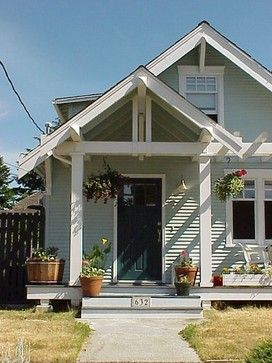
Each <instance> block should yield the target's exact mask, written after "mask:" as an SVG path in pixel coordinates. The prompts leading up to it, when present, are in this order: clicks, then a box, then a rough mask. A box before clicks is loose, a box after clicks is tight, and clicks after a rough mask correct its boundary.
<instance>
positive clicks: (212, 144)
mask: <svg viewBox="0 0 272 363" xmlns="http://www.w3.org/2000/svg"><path fill="white" fill-rule="evenodd" d="M271 91H272V74H271V72H270V71H269V70H267V69H266V68H265V67H263V66H262V65H261V64H260V63H258V62H257V61H256V60H254V59H253V58H252V57H250V56H249V55H248V54H247V53H246V52H245V51H243V50H242V49H241V48H239V47H238V46H237V45H236V44H234V43H233V42H231V41H230V40H229V39H227V38H226V37H224V36H223V35H222V34H220V33H219V32H218V31H217V30H216V29H214V28H213V27H212V26H211V25H209V24H208V23H207V22H206V21H203V22H202V23H200V24H199V25H198V26H197V27H196V28H195V29H193V30H192V31H191V32H190V33H188V34H187V35H185V36H184V37H183V38H181V39H180V40H178V41H177V42H176V43H174V45H172V46H170V47H169V48H168V49H166V50H165V51H163V52H162V53H161V54H160V55H159V56H157V57H156V58H154V59H153V60H152V61H150V62H149V63H148V64H147V65H146V66H139V67H138V68H137V69H136V70H135V71H133V72H132V73H131V74H129V75H128V76H127V77H125V78H124V79H122V80H121V81H120V82H118V83H117V84H116V85H114V86H113V87H112V88H110V89H109V90H107V91H106V92H105V93H103V94H93V95H86V96H76V97H67V98H57V99H55V100H54V102H53V104H54V107H55V109H56V111H57V114H58V116H59V119H60V121H61V126H60V127H59V128H58V129H56V130H55V131H54V132H53V133H51V134H49V135H46V136H42V138H41V143H40V145H39V146H38V147H37V148H36V149H34V150H32V151H31V152H30V153H29V154H28V155H26V156H24V157H21V158H20V160H19V165H20V168H21V169H20V171H19V177H22V176H23V175H24V174H25V173H27V172H28V171H31V170H33V169H36V170H38V171H39V173H42V174H43V175H44V176H45V180H46V198H45V207H46V243H47V244H50V245H52V244H53V245H56V246H57V247H59V250H60V255H61V257H63V258H65V259H66V269H65V277H64V279H65V283H66V284H67V285H66V286H62V287H58V288H56V287H54V288H53V287H51V288H50V287H45V286H40V287H33V286H32V287H31V286H29V287H28V297H29V298H34V297H35V298H40V299H45V300H46V299H52V298H58V297H59V296H61V297H62V298H64V297H66V298H70V299H77V298H78V297H79V294H80V293H79V291H80V289H79V287H78V285H79V280H78V277H79V274H80V271H81V260H82V251H83V250H85V251H88V250H89V249H90V247H91V245H92V243H94V242H96V241H98V240H100V238H101V237H102V236H106V237H108V238H109V239H110V240H111V241H112V242H113V249H112V254H111V257H110V259H109V262H108V266H107V267H108V268H107V273H106V277H105V281H104V283H105V290H104V291H108V292H109V291H111V292H113V291H114V290H113V289H116V290H115V291H117V290H118V289H119V290H118V291H119V292H120V291H121V290H120V289H121V284H120V282H127V283H129V282H135V281H136V282H137V281H138V282H139V281H149V282H159V283H161V284H164V287H163V286H162V287H161V289H163V288H165V289H166V288H169V284H170V283H171V271H172V264H173V262H174V261H175V260H176V258H177V257H178V255H179V253H180V251H181V250H184V249H186V250H188V251H189V253H190V255H191V257H192V258H193V260H194V262H195V263H197V264H198V265H199V271H200V273H199V278H198V282H199V287H198V288H196V292H197V293H198V294H199V295H200V296H201V297H202V300H209V301H210V300H220V299H221V300H224V299H227V300H235V299H246V300H249V299H257V300H269V299H270V300H271V299H272V288H267V289H263V290H260V289H257V290H256V289H255V290H254V289H249V290H242V291H241V290H239V291H238V290H237V291H236V290H231V291H229V290H228V291H227V292H226V290H224V291H223V289H219V290H216V289H214V288H212V282H211V279H212V275H213V274H214V273H215V274H216V273H220V272H221V270H222V268H223V267H225V266H232V265H235V264H239V263H242V262H243V254H242V252H241V248H240V247H239V246H238V245H237V242H242V243H245V242H246V243H253V244H257V245H265V244H267V243H269V242H271V240H272V224H271V217H272V142H271V135H272V133H271V131H272V93H271ZM103 160H106V162H107V163H108V164H109V165H110V166H111V167H113V168H115V169H117V170H118V171H119V172H121V173H122V174H125V175H128V176H129V177H130V178H131V179H130V183H129V185H127V186H125V188H126V190H125V191H124V192H125V193H124V195H126V196H127V197H128V198H131V199H132V200H133V203H136V204H137V203H139V205H140V206H141V208H134V210H133V212H132V213H131V214H130V216H129V217H128V215H126V211H124V210H123V209H122V208H121V207H120V201H115V202H114V201H111V202H108V203H107V204H104V203H103V202H102V203H100V202H97V203H94V202H92V201H91V202H87V201H86V199H85V197H84V196H83V194H82V185H83V181H84V180H86V178H87V177H88V176H89V175H91V174H95V173H98V172H100V171H101V169H102V168H103ZM240 168H244V169H246V170H247V171H248V174H247V176H246V183H245V192H244V193H243V195H242V196H241V197H240V198H238V199H235V200H230V201H228V202H227V203H223V202H221V201H219V200H218V199H217V198H216V196H215V195H214V193H213V185H214V182H215V180H217V179H218V178H219V177H221V176H223V175H224V173H227V172H228V171H229V170H237V169H240ZM182 180H183V181H184V182H185V184H186V186H187V189H186V190H185V189H184V188H183V190H182V188H180V185H181V181H182ZM131 186H133V188H131ZM132 190H134V191H135V190H137V193H138V196H136V195H135V193H134V192H132ZM137 200H138V202H137ZM132 232H133V233H132ZM130 234H133V235H134V236H135V239H134V244H133V243H132V241H131V239H129V237H128V236H129V235H130ZM120 236H122V241H121V240H120ZM147 239H148V241H149V253H146V240H147ZM135 246H136V247H137V248H134V247H135ZM128 251H129V253H128ZM126 259H129V262H130V263H129V264H128V263H126V261H125V260H126ZM107 284H108V285H107ZM114 284H117V285H114ZM152 288H153V289H154V288H155V287H154V286H153V285H152ZM50 289H51V290H50ZM61 289H62V290H61ZM107 289H108V290H107ZM133 289H135V290H133ZM136 289H137V287H136V286H135V287H133V286H130V290H129V291H130V292H131V291H132V292H133V291H136ZM253 290H254V291H253ZM53 291H54V292H53ZM123 291H124V290H123ZM145 291H147V290H145ZM165 291H166V290H165ZM138 292H139V293H140V294H144V290H138Z"/></svg>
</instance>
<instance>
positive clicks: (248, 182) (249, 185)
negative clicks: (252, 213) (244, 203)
mask: <svg viewBox="0 0 272 363" xmlns="http://www.w3.org/2000/svg"><path fill="white" fill-rule="evenodd" d="M245 188H255V180H245Z"/></svg>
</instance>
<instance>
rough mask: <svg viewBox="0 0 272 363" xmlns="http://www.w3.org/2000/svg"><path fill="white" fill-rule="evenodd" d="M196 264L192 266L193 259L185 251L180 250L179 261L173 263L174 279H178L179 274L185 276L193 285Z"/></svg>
mask: <svg viewBox="0 0 272 363" xmlns="http://www.w3.org/2000/svg"><path fill="white" fill-rule="evenodd" d="M197 270H198V268H197V266H194V264H193V260H192V259H191V258H190V256H189V253H188V252H187V251H181V253H180V255H179V262H178V263H177V264H176V265H175V273H176V279H177V280H179V278H180V277H181V276H187V277H188V280H189V281H190V283H191V285H192V286H194V284H195V280H196V275H197Z"/></svg>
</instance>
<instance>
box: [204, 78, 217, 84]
mask: <svg viewBox="0 0 272 363" xmlns="http://www.w3.org/2000/svg"><path fill="white" fill-rule="evenodd" d="M206 80H207V84H216V78H215V77H206Z"/></svg>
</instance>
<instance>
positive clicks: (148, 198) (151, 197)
mask: <svg viewBox="0 0 272 363" xmlns="http://www.w3.org/2000/svg"><path fill="white" fill-rule="evenodd" d="M157 194H158V192H157V185H156V184H148V185H146V186H145V205H146V206H147V207H155V206H156V204H157Z"/></svg>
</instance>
